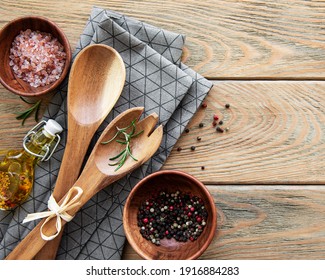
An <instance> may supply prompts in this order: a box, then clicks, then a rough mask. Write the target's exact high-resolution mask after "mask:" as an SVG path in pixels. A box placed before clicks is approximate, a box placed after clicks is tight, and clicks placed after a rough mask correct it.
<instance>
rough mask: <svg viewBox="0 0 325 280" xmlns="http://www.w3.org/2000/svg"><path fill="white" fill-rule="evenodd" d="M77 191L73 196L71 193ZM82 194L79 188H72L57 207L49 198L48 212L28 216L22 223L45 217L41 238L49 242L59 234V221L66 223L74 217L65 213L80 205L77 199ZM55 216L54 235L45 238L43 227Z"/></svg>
mask: <svg viewBox="0 0 325 280" xmlns="http://www.w3.org/2000/svg"><path fill="white" fill-rule="evenodd" d="M75 191H77V193H76V194H75V195H74V196H72V195H73V193H74V192H75ZM82 193H83V190H82V189H81V188H80V187H77V186H75V187H72V188H71V189H70V190H69V191H68V193H67V195H66V196H65V198H64V200H63V202H62V204H61V205H59V204H58V203H57V202H56V201H55V198H54V197H53V195H51V196H50V198H49V200H48V202H47V206H48V208H49V210H50V211H44V212H37V213H32V214H28V215H27V216H26V218H25V219H24V220H23V223H27V222H30V221H34V220H37V219H42V218H45V217H47V219H46V220H45V221H44V223H43V224H42V226H41V228H40V232H41V236H42V238H43V239H44V240H46V241H49V240H52V239H54V238H55V237H57V236H58V235H59V234H60V231H61V228H62V222H61V219H63V220H65V221H66V222H70V221H71V220H72V219H73V218H74V216H71V215H70V214H68V213H67V212H66V211H69V210H70V209H73V208H75V207H77V206H79V205H80V201H78V200H79V198H80V197H81V195H82ZM55 216H56V225H55V226H56V233H55V234H53V235H50V236H47V235H45V234H44V233H43V227H44V226H45V225H46V224H47V223H48V222H49V221H50V220H51V219H52V218H54V217H55Z"/></svg>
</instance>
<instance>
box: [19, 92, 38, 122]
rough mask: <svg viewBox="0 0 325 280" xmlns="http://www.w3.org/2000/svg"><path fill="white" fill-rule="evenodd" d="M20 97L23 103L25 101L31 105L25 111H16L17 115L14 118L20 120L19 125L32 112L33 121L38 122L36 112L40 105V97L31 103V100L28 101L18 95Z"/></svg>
mask: <svg viewBox="0 0 325 280" xmlns="http://www.w3.org/2000/svg"><path fill="white" fill-rule="evenodd" d="M20 99H21V100H22V101H24V102H25V103H27V104H32V105H33V106H32V107H30V108H28V109H27V110H25V111H22V112H18V113H17V114H18V116H17V117H16V119H17V120H22V123H21V125H24V123H25V121H26V119H27V118H28V117H30V116H31V115H32V114H33V113H34V118H35V121H36V122H38V112H39V109H40V107H41V103H42V100H41V99H40V100H38V101H37V102H35V103H32V102H29V101H27V100H26V99H24V98H22V97H21V96H20Z"/></svg>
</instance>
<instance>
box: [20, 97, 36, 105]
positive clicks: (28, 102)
mask: <svg viewBox="0 0 325 280" xmlns="http://www.w3.org/2000/svg"><path fill="white" fill-rule="evenodd" d="M19 97H20V99H21V100H22V101H24V102H25V103H27V104H35V102H30V101H28V100H27V99H25V98H23V97H22V96H19Z"/></svg>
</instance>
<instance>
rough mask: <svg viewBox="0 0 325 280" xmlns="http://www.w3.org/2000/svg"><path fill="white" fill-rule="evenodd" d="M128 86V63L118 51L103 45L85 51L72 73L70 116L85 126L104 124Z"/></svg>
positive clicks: (79, 55) (92, 46) (79, 57)
mask: <svg viewBox="0 0 325 280" xmlns="http://www.w3.org/2000/svg"><path fill="white" fill-rule="evenodd" d="M124 82H125V66H124V62H123V60H122V58H121V56H120V55H119V54H118V52H117V51H116V50H115V49H113V48H111V47H109V46H106V45H101V44H96V45H90V46H88V47H86V48H84V49H83V50H82V51H81V52H80V53H79V54H78V56H77V57H76V59H75V61H74V63H73V66H72V68H71V72H70V79H69V93H68V110H69V114H70V116H71V117H72V118H73V119H75V120H77V121H78V123H80V124H83V125H89V124H93V123H94V122H102V120H103V116H104V117H106V116H107V114H108V113H109V112H110V111H111V109H112V107H113V106H114V104H115V103H116V101H117V99H118V98H119V97H120V94H121V91H122V89H123V86H124Z"/></svg>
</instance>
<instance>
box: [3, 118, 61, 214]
mask: <svg viewBox="0 0 325 280" xmlns="http://www.w3.org/2000/svg"><path fill="white" fill-rule="evenodd" d="M43 123H45V124H44V126H42V127H41V126H40V124H38V125H37V126H35V127H34V128H33V129H32V130H31V131H30V132H29V133H28V134H27V135H26V136H28V137H25V138H24V149H21V150H10V151H8V152H7V154H6V156H5V158H4V159H3V160H2V161H1V162H0V209H1V210H10V209H13V208H15V207H16V206H18V205H19V204H21V203H22V202H23V201H25V200H26V199H27V197H28V196H29V194H30V192H31V190H32V187H33V182H34V167H35V164H36V163H37V162H38V161H39V160H48V159H49V157H50V156H51V154H52V153H53V151H54V149H55V148H56V146H57V144H58V142H59V141H60V137H58V134H59V133H60V132H61V131H62V127H61V126H60V125H59V124H58V123H57V122H55V121H54V120H48V121H47V122H45V121H43ZM36 129H38V130H37V131H35V130H36ZM29 136H30V137H29ZM53 146H54V147H53ZM51 150H52V152H51Z"/></svg>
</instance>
